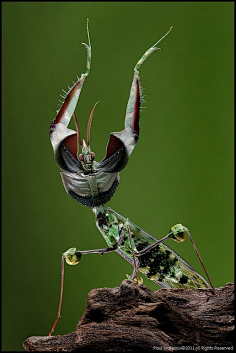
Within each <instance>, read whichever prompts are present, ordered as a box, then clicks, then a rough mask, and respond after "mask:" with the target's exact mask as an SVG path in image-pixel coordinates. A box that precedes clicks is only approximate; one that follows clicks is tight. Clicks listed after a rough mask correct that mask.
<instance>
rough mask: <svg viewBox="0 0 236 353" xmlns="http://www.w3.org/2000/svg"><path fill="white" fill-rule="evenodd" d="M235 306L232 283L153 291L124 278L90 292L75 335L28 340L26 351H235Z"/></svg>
mask: <svg viewBox="0 0 236 353" xmlns="http://www.w3.org/2000/svg"><path fill="white" fill-rule="evenodd" d="M233 302H234V284H232V283H227V284H226V286H225V287H220V288H217V289H216V295H213V294H212V292H211V290H205V289H196V290H195V289H187V290H186V289H159V290H157V291H155V292H153V291H151V290H150V289H148V288H147V287H145V286H144V285H137V286H136V287H135V285H134V284H133V283H132V282H131V281H128V280H124V281H123V282H122V283H121V286H120V287H116V288H98V289H93V290H92V291H91V292H90V293H89V294H88V297H87V304H86V310H85V312H84V314H83V315H82V317H81V319H80V320H79V323H78V325H77V327H76V329H75V331H74V332H72V333H69V334H67V335H64V336H51V337H48V336H33V337H29V338H27V339H26V340H25V342H24V343H23V347H24V348H25V350H26V351H66V352H91V353H93V352H101V353H102V352H153V351H155V350H166V351H172V350H173V351H175V350H176V351H177V350H180V349H177V348H175V347H183V348H182V350H196V351H201V350H205V349H204V347H206V346H208V347H209V346H211V347H213V348H212V349H210V350H217V348H216V347H222V348H223V347H232V346H233V344H234V341H235V340H234V334H233V328H234V326H233V325H234V303H233ZM187 347H189V348H187ZM226 349H227V348H226ZM228 349H229V348H228ZM220 350H222V349H220Z"/></svg>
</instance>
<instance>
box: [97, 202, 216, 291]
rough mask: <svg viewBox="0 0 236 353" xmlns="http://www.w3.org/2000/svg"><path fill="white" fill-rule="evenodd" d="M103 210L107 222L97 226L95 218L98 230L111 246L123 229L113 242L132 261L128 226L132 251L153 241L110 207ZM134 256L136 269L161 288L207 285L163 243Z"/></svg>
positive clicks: (150, 236) (207, 286)
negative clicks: (121, 235) (120, 239)
mask: <svg viewBox="0 0 236 353" xmlns="http://www.w3.org/2000/svg"><path fill="white" fill-rule="evenodd" d="M105 210H106V216H107V224H102V225H100V226H99V225H98V221H97V226H98V229H99V230H100V232H101V233H102V235H103V237H104V239H105V240H106V242H107V244H108V246H112V247H114V246H116V245H117V242H118V240H119V234H120V232H121V230H123V232H124V238H123V241H122V243H121V244H119V245H117V252H118V253H119V254H120V255H121V256H123V257H124V258H125V259H126V260H127V261H128V262H130V263H131V264H133V257H132V251H131V245H130V240H129V234H128V225H129V228H130V232H131V238H132V241H133V249H134V253H136V254H138V253H139V252H140V251H141V250H143V249H145V248H146V247H147V246H148V245H150V244H153V243H155V241H157V239H156V238H154V237H153V236H152V235H151V234H149V233H147V232H146V231H144V230H143V229H141V228H139V227H138V226H136V225H135V224H134V223H132V222H130V221H128V220H126V219H125V218H124V217H123V216H121V215H119V214H118V213H116V212H115V211H113V210H112V209H110V208H108V209H105ZM137 258H138V259H139V271H140V272H141V273H143V274H144V275H145V276H147V278H149V279H150V280H152V281H154V282H156V283H158V284H159V285H160V286H162V287H173V288H210V286H209V285H208V283H207V282H206V281H205V280H204V278H202V277H201V275H200V274H198V273H197V272H196V271H195V270H194V269H193V268H192V267H191V266H190V265H189V264H188V263H187V262H186V261H184V260H183V259H182V258H181V257H180V256H179V255H178V254H177V253H175V252H174V251H173V250H172V249H170V248H169V247H168V246H167V245H164V244H162V243H161V244H158V245H157V246H156V247H154V248H152V249H151V250H150V251H148V252H147V253H145V254H144V255H142V256H137Z"/></svg>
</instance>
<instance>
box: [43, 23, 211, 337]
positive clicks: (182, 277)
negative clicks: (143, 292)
mask: <svg viewBox="0 0 236 353" xmlns="http://www.w3.org/2000/svg"><path fill="white" fill-rule="evenodd" d="M171 28H172V27H171ZM171 28H170V29H169V31H168V32H167V33H166V34H165V35H164V36H163V37H162V38H161V39H160V40H159V41H158V42H156V43H155V44H154V45H153V46H152V47H151V48H149V49H148V50H147V51H146V52H145V54H144V55H143V56H142V57H141V59H140V60H139V61H138V62H137V64H136V65H135V67H134V76H133V82H132V85H131V90H130V96H129V100H128V104H127V109H126V116H125V128H124V130H122V131H120V132H113V133H111V134H110V138H109V141H108V144H107V148H106V155H105V157H104V158H103V160H102V161H101V162H96V161H95V154H94V152H92V151H91V148H90V128H91V123H92V117H93V113H94V109H95V106H96V104H97V103H96V104H95V106H94V107H93V109H92V111H91V113H90V116H89V120H88V125H87V142H85V140H84V139H83V140H81V136H80V130H79V125H78V121H77V119H76V116H75V113H74V111H75V108H76V105H77V102H78V99H79V96H80V92H81V90H82V87H83V84H84V82H85V79H86V78H87V76H88V75H89V72H90V66H91V43H90V37H89V30H88V21H87V35H88V44H85V43H82V44H83V45H84V46H85V48H86V51H87V64H86V71H85V73H84V74H82V75H81V77H77V81H76V82H75V83H74V84H73V86H72V87H71V88H69V91H68V92H65V91H64V94H63V95H62V97H63V102H62V105H61V107H60V109H59V110H58V111H57V116H56V118H55V119H54V120H53V122H52V124H51V126H50V130H49V134H50V139H51V143H52V146H53V150H54V156H55V160H56V163H57V165H58V166H59V167H60V169H62V172H61V177H62V182H63V185H64V187H65V189H66V191H67V193H68V194H69V195H70V196H72V197H73V198H74V199H75V200H77V201H78V202H79V203H81V204H82V205H85V206H88V207H91V208H93V212H94V214H95V219H96V225H97V228H98V230H99V231H100V233H101V234H102V236H103V238H104V239H105V241H106V243H107V246H108V247H107V248H104V249H96V250H87V251H82V250H78V249H76V248H70V249H69V250H67V251H66V252H64V253H63V254H62V273H61V296H60V303H59V309H58V314H57V319H56V321H55V323H54V325H53V328H52V330H51V331H50V333H49V335H51V334H52V332H53V331H54V328H55V326H56V323H57V321H58V319H59V317H60V311H61V304H62V293H63V280H64V259H65V260H66V262H67V263H68V264H69V265H76V264H78V263H79V262H80V260H81V258H82V256H83V255H85V254H92V253H100V254H104V253H107V252H112V251H116V252H117V253H118V254H119V255H121V256H122V257H123V258H124V259H125V260H127V261H128V262H129V263H130V264H131V265H132V266H133V267H134V270H133V274H132V276H129V278H130V279H131V280H134V282H135V283H136V284H137V283H140V282H141V280H140V278H139V277H138V271H140V272H141V273H143V274H144V275H146V276H147V277H148V278H149V279H151V280H152V281H154V282H156V283H157V284H159V285H160V286H161V287H165V288H168V287H172V288H210V285H209V284H208V283H207V282H206V280H205V279H204V278H203V277H202V276H201V275H200V274H199V273H198V272H197V271H196V270H195V269H194V268H193V267H192V266H190V265H189V264H188V263H187V262H186V261H185V260H183V259H182V258H181V257H180V256H179V255H178V254H177V253H176V252H174V251H173V250H172V249H171V248H169V247H168V246H167V245H165V244H164V242H165V241H166V240H167V239H168V238H172V239H173V240H175V241H178V242H182V241H184V240H185V238H186V236H187V235H188V237H189V238H190V240H191V242H192V244H193V247H194V250H195V251H196V253H197V256H198V258H199V260H200V262H201V264H202V266H203V268H204V270H205V273H206V275H207V277H208V280H209V282H210V284H211V287H212V289H213V291H214V293H215V289H214V287H213V285H212V282H211V280H210V278H209V276H208V274H207V271H206V269H205V267H204V265H203V263H202V260H201V257H200V255H199V253H198V251H197V248H196V246H195V244H194V242H193V239H192V237H191V235H190V233H189V230H188V229H187V228H186V227H184V226H183V225H181V224H177V225H175V226H173V227H172V228H171V230H170V232H169V233H168V234H167V235H166V236H165V237H163V238H162V239H160V240H158V239H157V238H155V237H154V236H152V235H151V234H149V233H147V232H146V231H145V230H143V229H141V228H140V227H138V226H137V225H135V224H134V223H132V222H131V221H129V220H128V219H127V218H125V217H123V216H121V215H120V214H118V213H116V212H115V211H113V210H112V209H111V208H105V207H104V204H105V203H107V202H108V201H109V200H110V198H111V197H112V196H113V194H114V192H115V191H116V188H117V186H118V184H119V172H120V171H122V169H124V167H125V166H126V164H127V162H128V160H129V157H130V155H131V153H132V151H133V150H134V148H135V146H136V143H137V141H138V138H139V118H140V105H141V103H142V102H143V94H142V88H141V84H140V79H139V71H138V70H139V68H140V66H141V65H142V64H143V63H144V61H145V60H146V59H147V58H148V57H149V55H151V54H152V53H154V52H155V51H156V50H160V48H158V47H157V44H158V43H159V42H160V41H161V40H162V39H163V38H164V37H165V36H166V35H167V34H168V33H169V32H170V30H171ZM72 116H73V119H74V122H75V127H76V131H75V130H71V129H68V125H69V122H70V120H71V118H72ZM80 147H81V153H80V152H79V148H80Z"/></svg>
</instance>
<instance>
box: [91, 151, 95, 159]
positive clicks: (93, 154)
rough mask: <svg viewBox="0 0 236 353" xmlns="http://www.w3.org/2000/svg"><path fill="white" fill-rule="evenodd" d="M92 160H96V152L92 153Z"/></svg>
mask: <svg viewBox="0 0 236 353" xmlns="http://www.w3.org/2000/svg"><path fill="white" fill-rule="evenodd" d="M91 158H92V160H94V158H95V153H94V152H91Z"/></svg>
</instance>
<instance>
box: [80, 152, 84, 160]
mask: <svg viewBox="0 0 236 353" xmlns="http://www.w3.org/2000/svg"><path fill="white" fill-rule="evenodd" d="M83 160H84V157H83V155H82V153H80V155H79V161H80V162H82V161H83Z"/></svg>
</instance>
